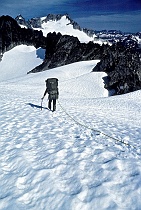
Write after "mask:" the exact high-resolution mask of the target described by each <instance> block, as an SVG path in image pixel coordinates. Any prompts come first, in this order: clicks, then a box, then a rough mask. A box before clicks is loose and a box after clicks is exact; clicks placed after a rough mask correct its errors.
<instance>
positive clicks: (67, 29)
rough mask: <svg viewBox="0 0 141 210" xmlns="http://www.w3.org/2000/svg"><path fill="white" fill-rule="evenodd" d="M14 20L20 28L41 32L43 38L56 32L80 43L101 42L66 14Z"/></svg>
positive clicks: (90, 31) (18, 17)
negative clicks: (73, 38)
mask: <svg viewBox="0 0 141 210" xmlns="http://www.w3.org/2000/svg"><path fill="white" fill-rule="evenodd" d="M15 19H16V21H17V23H18V24H19V26H20V27H22V28H32V29H34V30H41V31H42V32H43V35H44V36H45V37H46V36H47V34H48V33H50V32H51V33H53V32H56V33H61V34H62V35H70V36H74V37H77V38H78V39H79V41H80V42H89V41H94V42H99V44H102V42H101V41H99V40H97V39H96V35H95V32H94V31H93V30H89V29H86V28H81V27H80V26H79V24H78V23H77V22H75V21H74V20H72V19H71V18H70V16H69V15H68V14H64V15H61V14H57V15H55V14H48V15H47V16H45V17H35V18H31V19H30V20H27V21H26V20H25V19H24V18H23V17H22V16H21V15H18V16H17V17H16V18H15Z"/></svg>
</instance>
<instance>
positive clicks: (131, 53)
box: [93, 39, 141, 95]
mask: <svg viewBox="0 0 141 210" xmlns="http://www.w3.org/2000/svg"><path fill="white" fill-rule="evenodd" d="M93 71H104V72H106V73H107V75H108V77H107V78H106V84H105V88H106V89H108V90H115V92H114V94H115V95H117V94H123V93H129V92H132V91H135V90H139V89H141V61H140V54H139V52H138V50H137V46H136V43H135V42H134V41H133V42H132V40H130V41H129V39H128V40H124V41H122V42H118V43H117V44H114V45H112V46H111V47H110V46H107V47H106V49H105V50H104V52H103V56H102V58H101V61H100V62H99V63H98V64H97V65H96V67H95V68H94V69H93Z"/></svg>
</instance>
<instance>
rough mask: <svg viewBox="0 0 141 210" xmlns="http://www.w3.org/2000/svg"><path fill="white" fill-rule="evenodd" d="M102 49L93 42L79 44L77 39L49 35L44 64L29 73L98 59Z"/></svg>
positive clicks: (54, 34) (53, 34)
mask: <svg viewBox="0 0 141 210" xmlns="http://www.w3.org/2000/svg"><path fill="white" fill-rule="evenodd" d="M101 54H102V48H101V46H100V45H99V44H94V43H93V42H89V43H88V44H86V43H80V41H79V40H78V38H76V37H73V36H68V35H61V34H60V33H58V34H56V33H55V32H54V33H49V34H48V35H47V38H46V55H45V60H44V62H43V63H42V64H41V65H40V66H38V67H36V68H35V69H33V70H32V71H30V73H31V72H39V71H44V70H47V69H51V68H55V67H58V66H63V65H66V64H70V63H73V62H78V61H85V60H93V59H99V58H100V57H101Z"/></svg>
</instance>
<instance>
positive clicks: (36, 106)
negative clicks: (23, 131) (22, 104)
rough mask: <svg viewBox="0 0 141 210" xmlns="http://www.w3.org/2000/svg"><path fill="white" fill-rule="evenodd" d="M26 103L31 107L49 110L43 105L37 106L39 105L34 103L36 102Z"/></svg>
mask: <svg viewBox="0 0 141 210" xmlns="http://www.w3.org/2000/svg"><path fill="white" fill-rule="evenodd" d="M27 105H29V106H31V107H32V108H37V109H41V110H42V109H47V110H49V109H48V108H47V107H43V106H39V105H36V104H32V103H27Z"/></svg>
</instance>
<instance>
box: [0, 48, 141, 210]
mask: <svg viewBox="0 0 141 210" xmlns="http://www.w3.org/2000/svg"><path fill="white" fill-rule="evenodd" d="M42 59H43V55H42V51H41V49H36V48H34V47H33V46H25V45H20V46H17V47H15V48H13V49H11V50H9V52H6V53H4V55H3V59H2V61H1V62H0V70H1V77H0V107H1V109H0V189H1V190H0V209H1V210H11V209H13V210H19V209H20V210H22V209H26V210H37V209H44V210H80V209H81V210H96V209H100V210H113V209H114V210H123V209H124V210H129V209H134V210H140V207H141V199H140V198H141V141H140V138H141V129H140V126H141V91H140V90H139V91H135V92H133V93H129V94H125V95H122V96H114V97H108V92H107V91H106V90H105V89H104V87H103V85H104V84H103V79H102V78H103V77H104V76H105V73H102V72H101V73H100V72H99V73H97V72H91V71H92V68H93V66H95V65H96V63H97V62H98V61H96V60H92V61H83V62H77V63H73V64H69V65H66V66H63V67H58V68H54V69H52V70H49V71H44V72H40V73H36V74H26V73H27V71H28V70H30V68H33V67H34V66H35V65H37V63H40V62H42ZM10 71H12V74H10V73H9V72H10ZM49 77H57V78H58V79H59V101H58V103H57V111H56V112H54V113H52V112H50V111H49V110H48V109H47V98H46V99H44V101H43V107H42V110H41V97H42V95H43V93H44V91H45V80H46V79H47V78H49Z"/></svg>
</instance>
